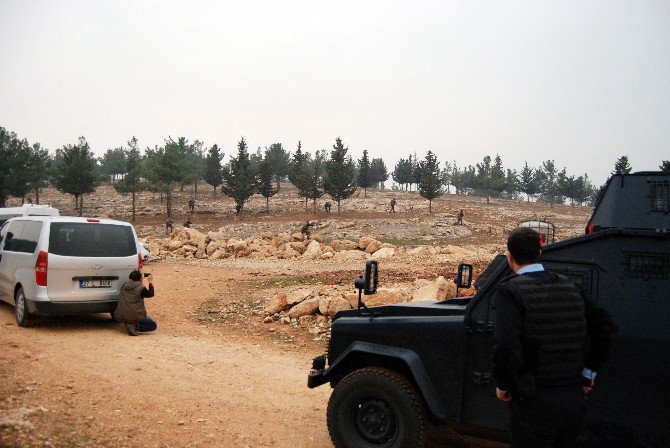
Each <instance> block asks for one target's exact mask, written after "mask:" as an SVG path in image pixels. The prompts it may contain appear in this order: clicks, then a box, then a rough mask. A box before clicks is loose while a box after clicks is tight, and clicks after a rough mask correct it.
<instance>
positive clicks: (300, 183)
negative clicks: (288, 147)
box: [288, 142, 309, 211]
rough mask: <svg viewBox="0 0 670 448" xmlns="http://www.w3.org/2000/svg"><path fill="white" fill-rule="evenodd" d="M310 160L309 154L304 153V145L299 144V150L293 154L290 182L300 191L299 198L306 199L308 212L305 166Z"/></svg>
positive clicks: (289, 173)
mask: <svg viewBox="0 0 670 448" xmlns="http://www.w3.org/2000/svg"><path fill="white" fill-rule="evenodd" d="M308 160H309V153H303V152H302V143H301V142H298V149H297V150H296V152H295V154H293V159H292V160H291V164H290V166H289V172H288V180H289V182H291V183H292V184H293V186H294V187H295V188H297V189H298V196H300V197H301V198H305V211H307V199H308V198H307V194H306V192H307V185H306V180H305V177H304V173H305V164H306V163H307V161H308Z"/></svg>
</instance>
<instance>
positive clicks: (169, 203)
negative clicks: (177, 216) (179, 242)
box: [165, 189, 172, 218]
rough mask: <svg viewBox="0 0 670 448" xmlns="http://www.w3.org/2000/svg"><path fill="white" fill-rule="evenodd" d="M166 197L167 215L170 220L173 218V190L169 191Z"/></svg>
mask: <svg viewBox="0 0 670 448" xmlns="http://www.w3.org/2000/svg"><path fill="white" fill-rule="evenodd" d="M165 196H166V197H167V201H166V202H167V215H168V218H171V217H172V189H170V190H168V191H167V192H166V193H165Z"/></svg>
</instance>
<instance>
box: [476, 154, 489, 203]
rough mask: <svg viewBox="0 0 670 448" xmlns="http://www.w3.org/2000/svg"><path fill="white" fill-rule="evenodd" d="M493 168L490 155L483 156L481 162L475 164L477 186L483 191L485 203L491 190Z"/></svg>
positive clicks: (487, 201)
mask: <svg viewBox="0 0 670 448" xmlns="http://www.w3.org/2000/svg"><path fill="white" fill-rule="evenodd" d="M492 170H493V168H492V167H491V156H485V157H484V160H482V163H478V164H477V179H476V180H477V186H478V187H479V188H480V189H481V190H482V191H483V192H484V196H485V197H486V203H487V204H488V203H489V198H490V197H491V190H493V172H492Z"/></svg>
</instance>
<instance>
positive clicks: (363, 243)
mask: <svg viewBox="0 0 670 448" xmlns="http://www.w3.org/2000/svg"><path fill="white" fill-rule="evenodd" d="M373 241H377V240H375V239H374V238H372V237H371V236H362V237H360V239H359V240H358V248H359V249H360V250H365V249H366V248H367V247H368V245H369V244H370V243H372V242H373ZM380 247H381V246H380Z"/></svg>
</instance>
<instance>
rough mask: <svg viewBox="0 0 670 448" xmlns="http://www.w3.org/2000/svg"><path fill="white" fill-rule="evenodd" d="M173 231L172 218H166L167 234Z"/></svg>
mask: <svg viewBox="0 0 670 448" xmlns="http://www.w3.org/2000/svg"><path fill="white" fill-rule="evenodd" d="M171 233H172V218H168V219H166V220H165V234H166V235H169V234H171Z"/></svg>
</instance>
